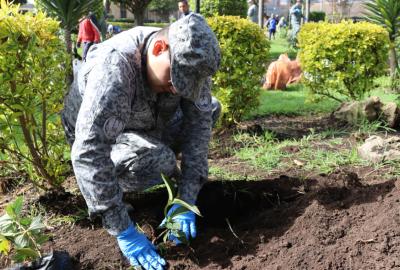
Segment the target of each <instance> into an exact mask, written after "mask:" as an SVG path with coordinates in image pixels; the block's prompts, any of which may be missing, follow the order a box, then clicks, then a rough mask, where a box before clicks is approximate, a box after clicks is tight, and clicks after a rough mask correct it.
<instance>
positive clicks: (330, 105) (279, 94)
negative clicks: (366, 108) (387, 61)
mask: <svg viewBox="0 0 400 270" xmlns="http://www.w3.org/2000/svg"><path fill="white" fill-rule="evenodd" d="M375 86H376V87H375V89H374V90H373V91H371V93H370V96H378V97H379V98H380V99H381V101H382V102H384V103H387V102H396V103H399V102H400V101H399V99H398V98H399V94H397V93H393V92H391V91H390V87H389V86H390V78H389V77H380V78H377V79H376V81H375ZM339 105H340V103H339V102H337V101H335V100H332V99H328V98H324V99H322V100H320V101H319V102H314V103H313V102H309V101H308V89H307V87H306V86H304V85H303V84H301V83H299V84H294V85H290V86H289V87H288V88H287V89H286V90H284V91H281V90H276V91H275V90H261V94H260V105H259V106H258V108H257V109H255V110H254V111H253V112H251V113H250V114H249V115H248V116H247V117H246V119H252V118H255V117H262V116H266V115H287V116H296V115H297V116H298V115H310V114H323V113H330V112H332V111H334V110H335V109H336V108H337V107H338V106H339Z"/></svg>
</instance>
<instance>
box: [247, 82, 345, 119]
mask: <svg viewBox="0 0 400 270" xmlns="http://www.w3.org/2000/svg"><path fill="white" fill-rule="evenodd" d="M338 106H339V102H337V101H334V100H329V99H324V100H321V101H320V102H316V103H310V102H307V88H306V87H305V86H303V85H302V84H295V85H290V86H289V87H288V88H287V89H286V90H285V91H280V90H276V91H275V90H267V91H265V90H263V91H262V92H261V95H260V106H259V107H258V108H257V109H256V110H254V111H253V112H251V113H250V114H249V116H248V118H254V117H257V116H258V117H259V116H265V115H289V116H294V115H308V114H319V113H329V112H332V111H333V110H335V109H336V108H337V107H338Z"/></svg>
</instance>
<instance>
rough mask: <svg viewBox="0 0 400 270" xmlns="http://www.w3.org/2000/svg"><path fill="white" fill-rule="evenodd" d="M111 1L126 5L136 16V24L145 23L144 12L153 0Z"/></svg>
mask: <svg viewBox="0 0 400 270" xmlns="http://www.w3.org/2000/svg"><path fill="white" fill-rule="evenodd" d="M111 2H113V3H115V4H117V5H120V6H121V5H122V6H125V8H126V9H127V10H129V11H130V12H131V13H132V14H133V15H134V16H135V25H136V26H139V25H143V23H144V14H145V13H144V12H145V10H146V8H147V6H148V5H149V4H150V2H151V0H111Z"/></svg>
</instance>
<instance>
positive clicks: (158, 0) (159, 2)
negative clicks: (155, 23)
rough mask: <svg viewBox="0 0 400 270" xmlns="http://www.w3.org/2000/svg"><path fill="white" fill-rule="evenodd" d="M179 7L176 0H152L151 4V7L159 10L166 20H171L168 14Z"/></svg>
mask: <svg viewBox="0 0 400 270" xmlns="http://www.w3.org/2000/svg"><path fill="white" fill-rule="evenodd" d="M177 7H178V4H177V1H176V0H152V1H151V3H150V5H149V9H150V10H154V11H157V12H158V14H159V15H160V16H161V17H162V18H163V19H164V20H165V21H168V20H169V18H168V16H169V14H170V12H171V11H174V10H177V9H178V8H177Z"/></svg>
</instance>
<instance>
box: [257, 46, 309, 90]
mask: <svg viewBox="0 0 400 270" xmlns="http://www.w3.org/2000/svg"><path fill="white" fill-rule="evenodd" d="M301 73H302V72H301V67H300V62H299V60H298V59H296V60H290V59H289V57H288V56H287V54H281V55H280V56H279V58H278V60H277V61H274V62H272V63H271V64H270V65H269V67H268V70H267V74H266V76H265V79H266V80H265V83H264V85H263V88H264V89H275V90H277V89H281V90H283V89H285V88H286V86H287V85H289V84H291V83H296V82H298V81H300V79H301Z"/></svg>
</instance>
